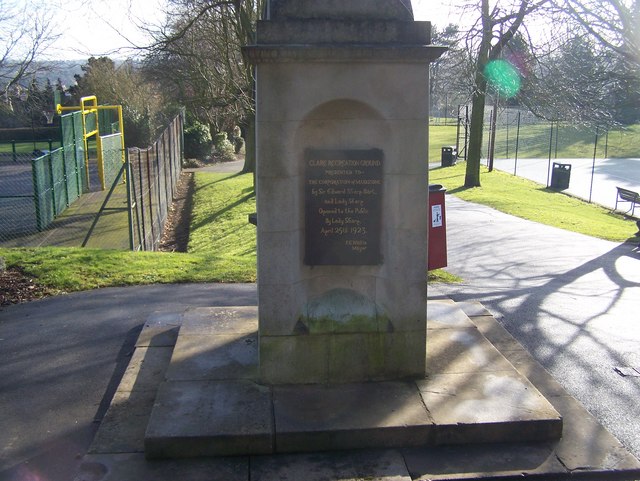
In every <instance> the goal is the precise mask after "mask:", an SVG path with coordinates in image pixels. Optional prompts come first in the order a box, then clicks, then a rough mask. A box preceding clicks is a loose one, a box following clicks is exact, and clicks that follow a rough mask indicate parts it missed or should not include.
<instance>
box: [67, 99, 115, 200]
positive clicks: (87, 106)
mask: <svg viewBox="0 0 640 481" xmlns="http://www.w3.org/2000/svg"><path fill="white" fill-rule="evenodd" d="M56 110H57V113H58V115H60V114H62V112H68V111H74V112H75V111H78V110H79V111H80V112H82V138H83V141H84V163H85V167H86V175H87V185H90V182H89V148H88V142H89V139H90V138H91V137H92V136H94V135H95V140H96V151H97V152H96V156H97V161H98V175H99V177H100V184H101V186H102V190H105V189H106V188H107V187H106V182H105V176H104V159H103V156H102V139H101V138H100V120H99V115H98V111H99V110H117V112H118V125H119V126H120V134H121V135H120V143H121V147H122V163H124V162H125V152H124V124H123V122H122V105H98V99H97V98H96V96H95V95H90V96H87V97H82V98H81V99H80V105H77V106H67V107H64V106H62V105H60V104H58V105H56ZM89 115H94V116H95V119H96V122H95V128H94V129H92V130H90V131H87V117H88V116H89ZM123 180H124V179H123Z"/></svg>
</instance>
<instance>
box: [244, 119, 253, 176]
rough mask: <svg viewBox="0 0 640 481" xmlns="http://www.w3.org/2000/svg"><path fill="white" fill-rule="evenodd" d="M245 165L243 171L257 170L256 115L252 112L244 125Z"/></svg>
mask: <svg viewBox="0 0 640 481" xmlns="http://www.w3.org/2000/svg"><path fill="white" fill-rule="evenodd" d="M244 131H245V138H244V166H243V167H242V172H243V173H245V174H246V173H248V172H253V173H254V174H255V172H256V116H255V114H252V115H251V116H250V117H248V118H247V121H246V123H245V125H244Z"/></svg>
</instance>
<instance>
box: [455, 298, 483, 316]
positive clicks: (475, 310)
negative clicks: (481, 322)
mask: <svg viewBox="0 0 640 481" xmlns="http://www.w3.org/2000/svg"><path fill="white" fill-rule="evenodd" d="M456 305H457V306H458V307H459V308H460V309H462V311H463V312H464V313H465V314H466V315H467V316H469V317H477V316H490V315H491V313H490V312H489V311H488V310H487V308H486V307H484V306H483V305H482V304H481V303H480V302H476V301H462V302H457V303H456Z"/></svg>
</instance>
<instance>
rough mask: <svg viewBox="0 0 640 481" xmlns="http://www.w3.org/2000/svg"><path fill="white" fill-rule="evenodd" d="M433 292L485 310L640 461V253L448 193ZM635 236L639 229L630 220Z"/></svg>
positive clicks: (624, 245) (623, 245) (631, 233)
mask: <svg viewBox="0 0 640 481" xmlns="http://www.w3.org/2000/svg"><path fill="white" fill-rule="evenodd" d="M446 202H447V205H446V214H447V232H448V253H449V259H448V261H449V262H448V264H449V266H448V268H447V270H448V271H450V272H452V273H455V274H457V275H459V276H461V277H462V278H463V279H464V282H463V283H462V284H459V285H446V286H443V285H440V286H439V287H438V288H437V289H438V290H441V291H442V293H444V294H446V295H449V296H450V297H451V298H452V299H454V300H455V301H464V300H474V301H479V302H481V303H482V304H484V305H485V306H486V307H487V308H488V309H489V310H490V311H491V312H492V314H494V316H495V317H496V318H497V319H498V321H500V322H501V323H502V324H503V325H504V326H505V327H506V328H507V329H508V330H509V332H510V333H511V334H512V335H513V336H514V337H515V338H516V339H517V340H518V341H520V343H521V344H523V345H524V347H525V348H526V349H527V350H528V351H529V352H530V353H531V354H532V355H533V356H534V357H535V358H536V359H537V360H538V362H540V363H541V364H542V365H543V366H544V367H545V368H547V370H549V371H550V372H551V374H552V375H553V376H554V377H555V378H556V379H557V380H558V381H560V383H561V384H562V385H563V386H564V387H565V389H567V391H569V393H570V394H571V395H573V396H574V397H576V398H577V399H578V400H580V401H581V402H582V403H583V404H584V405H585V407H586V408H587V409H588V410H589V411H590V412H591V413H592V414H594V415H595V417H596V418H598V419H599V420H600V422H602V423H603V424H604V426H605V427H606V428H607V429H608V430H609V431H610V432H611V433H612V434H614V435H615V436H617V437H618V439H620V441H622V443H623V444H624V445H625V446H626V447H627V448H628V449H629V450H630V451H631V452H632V453H633V454H634V455H635V456H636V457H638V456H640V403H638V399H640V377H631V376H627V377H623V376H621V375H620V374H618V373H617V372H616V370H615V369H616V368H630V367H635V368H636V369H638V370H640V317H638V313H639V312H640V251H639V250H638V249H637V246H634V245H631V244H620V243H614V242H608V241H603V240H599V239H595V238H592V237H588V236H584V235H581V234H575V233H572V232H567V231H564V230H560V229H556V228H552V227H547V226H543V225H541V224H537V223H534V222H529V221H526V220H522V219H518V218H516V217H512V216H509V215H506V214H503V213H500V212H498V211H496V210H493V209H491V208H488V207H484V206H480V205H477V204H471V203H467V202H464V201H462V200H460V199H457V198H455V197H452V196H447V197H446ZM629 229H630V231H629V235H633V234H634V232H635V230H636V229H635V224H633V223H631V222H630V223H629Z"/></svg>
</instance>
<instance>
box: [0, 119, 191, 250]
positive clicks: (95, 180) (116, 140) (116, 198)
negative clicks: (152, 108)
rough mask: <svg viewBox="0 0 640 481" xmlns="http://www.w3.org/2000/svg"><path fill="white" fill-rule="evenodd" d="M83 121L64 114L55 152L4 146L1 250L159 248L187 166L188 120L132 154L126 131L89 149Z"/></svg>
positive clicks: (104, 137)
mask: <svg viewBox="0 0 640 481" xmlns="http://www.w3.org/2000/svg"><path fill="white" fill-rule="evenodd" d="M81 121H82V119H81V118H80V117H79V115H78V113H75V112H74V113H72V114H68V115H65V116H63V120H62V122H63V125H64V128H63V129H62V134H61V139H62V141H61V143H62V146H61V147H59V148H56V149H54V150H50V149H46V148H43V149H42V150H39V149H36V150H35V151H34V149H32V148H31V147H32V146H33V143H29V144H25V145H0V246H2V247H38V246H61V247H92V248H103V249H131V250H155V249H156V248H157V246H158V244H159V241H160V237H161V235H162V230H163V226H164V222H165V220H166V217H167V213H168V211H169V207H170V205H171V202H172V199H173V196H174V194H175V192H176V186H177V182H178V178H179V175H180V172H181V167H182V157H183V156H182V152H183V140H182V129H183V120H182V116H181V115H179V116H177V117H176V118H175V119H174V120H173V121H172V123H171V124H170V126H169V127H168V128H167V129H166V130H165V131H164V132H163V134H162V135H161V136H160V138H159V139H158V140H157V141H156V142H155V143H154V144H153V145H152V146H150V147H149V148H147V149H143V150H142V149H137V148H134V149H128V151H123V148H122V140H121V135H122V134H121V133H119V132H116V133H113V134H107V135H102V136H101V137H100V142H95V141H94V142H93V143H91V142H89V143H85V140H84V138H83V136H82V124H81ZM112 128H113V129H115V128H117V126H115V127H112ZM98 144H99V145H100V148H101V154H102V162H101V163H100V164H99V163H98V162H97V159H96V154H97V149H98V148H99V147H98ZM36 145H37V146H41V147H47V146H48V144H46V143H45V144H41V143H38V144H36ZM52 147H53V146H52ZM85 151H86V152H88V153H89V155H87V156H85ZM103 185H104V188H103Z"/></svg>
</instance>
